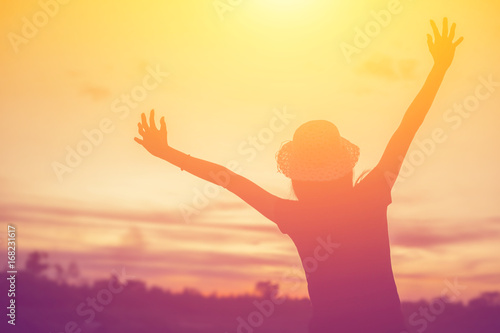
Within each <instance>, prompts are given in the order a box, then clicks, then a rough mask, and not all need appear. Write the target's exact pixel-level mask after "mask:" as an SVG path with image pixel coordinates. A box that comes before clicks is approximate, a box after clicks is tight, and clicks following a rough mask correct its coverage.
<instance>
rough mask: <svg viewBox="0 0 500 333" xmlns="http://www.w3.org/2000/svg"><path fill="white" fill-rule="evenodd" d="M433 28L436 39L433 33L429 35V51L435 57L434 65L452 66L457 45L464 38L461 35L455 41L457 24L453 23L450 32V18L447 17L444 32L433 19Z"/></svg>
mask: <svg viewBox="0 0 500 333" xmlns="http://www.w3.org/2000/svg"><path fill="white" fill-rule="evenodd" d="M431 26H432V30H433V32H434V40H433V38H432V36H431V35H429V34H428V35H427V44H428V45H429V51H430V52H431V54H432V58H434V66H436V67H438V68H440V69H443V70H447V69H448V67H450V65H451V63H452V61H453V57H454V56H455V49H456V47H457V46H458V45H459V44H460V43H461V42H462V41H463V40H464V38H463V37H460V38H459V39H457V40H456V41H455V42H453V39H454V38H455V27H456V24H455V23H453V24H452V25H451V28H450V32H449V33H448V19H447V18H446V17H445V18H444V19H443V32H442V34H439V30H438V27H437V26H436V22H434V21H433V20H431Z"/></svg>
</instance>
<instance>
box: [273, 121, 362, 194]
mask: <svg viewBox="0 0 500 333" xmlns="http://www.w3.org/2000/svg"><path fill="white" fill-rule="evenodd" d="M358 157H359V148H358V147H357V146H356V145H354V144H352V143H351V142H349V141H348V140H346V139H344V138H343V137H341V136H340V133H339V131H338V129H337V127H336V126H335V125H334V124H332V123H331V122H329V121H326V120H313V121H309V122H307V123H305V124H303V125H301V126H300V127H299V128H298V129H297V130H296V131H295V133H294V135H293V140H292V141H288V142H286V143H284V144H283V145H282V146H281V148H280V150H279V151H278V153H277V154H276V159H277V162H278V171H280V172H281V173H283V174H284V175H285V176H287V177H289V178H291V179H292V186H293V188H294V192H295V194H296V196H297V198H298V199H299V200H302V199H305V198H306V197H311V198H312V197H317V196H318V195H321V193H323V195H326V196H329V195H328V194H333V193H338V191H339V190H342V189H347V188H352V177H353V168H354V166H355V165H356V163H357V161H358Z"/></svg>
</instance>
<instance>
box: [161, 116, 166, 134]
mask: <svg viewBox="0 0 500 333" xmlns="http://www.w3.org/2000/svg"><path fill="white" fill-rule="evenodd" d="M166 131H167V124H165V117H161V119H160V132H166Z"/></svg>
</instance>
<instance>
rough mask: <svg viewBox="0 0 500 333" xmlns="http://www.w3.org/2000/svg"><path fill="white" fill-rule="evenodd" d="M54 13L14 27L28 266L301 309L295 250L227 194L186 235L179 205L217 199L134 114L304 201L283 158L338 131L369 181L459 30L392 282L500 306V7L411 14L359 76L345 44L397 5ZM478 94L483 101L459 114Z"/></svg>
mask: <svg viewBox="0 0 500 333" xmlns="http://www.w3.org/2000/svg"><path fill="white" fill-rule="evenodd" d="M222 2H224V1H222ZM41 3H50V4H53V3H54V2H52V1H49V0H47V1H42V2H40V3H39V2H36V1H31V0H30V1H23V2H22V3H10V4H9V6H10V7H7V8H5V5H4V8H2V10H1V11H0V35H2V36H4V38H2V40H1V42H0V109H1V112H2V121H1V122H0V142H1V144H0V156H2V163H0V184H1V186H0V221H1V223H2V225H3V226H2V228H1V233H2V236H5V230H6V229H7V228H6V225H7V224H8V223H14V224H16V225H17V226H18V229H19V233H18V237H19V240H18V242H19V248H20V250H19V251H21V253H27V252H29V251H32V250H35V249H41V250H45V251H48V252H50V253H51V257H52V258H53V259H54V260H58V261H61V262H68V261H70V260H75V261H77V262H78V264H79V265H80V267H81V268H82V275H85V276H88V277H97V276H108V275H109V274H111V271H112V267H122V266H124V267H126V268H127V269H128V270H130V272H131V274H132V275H134V276H136V277H137V278H140V279H143V280H146V281H147V282H148V283H151V284H158V285H162V286H165V287H169V288H173V289H180V288H182V287H184V286H189V287H194V288H198V289H200V290H203V291H207V292H210V291H213V290H217V291H219V292H222V293H229V292H242V291H248V290H251V289H252V288H253V285H254V283H255V281H258V280H266V279H271V280H274V281H276V282H280V283H281V284H282V285H283V286H282V289H283V291H285V292H286V291H287V288H286V281H283V276H284V275H285V274H286V273H288V272H290V271H296V269H294V267H295V266H297V265H298V264H299V259H298V256H297V254H296V251H295V249H294V247H293V244H292V242H291V241H290V240H289V239H288V238H287V237H286V236H283V235H281V234H280V233H279V231H278V229H277V228H276V227H275V226H274V225H273V224H272V223H270V222H268V221H266V220H265V218H263V217H261V216H260V215H259V214H258V213H257V212H254V211H252V210H251V209H250V208H249V207H247V206H246V205H245V204H243V203H240V202H239V201H238V200H237V198H236V197H235V196H233V195H232V194H230V193H225V192H221V193H217V194H216V195H214V196H213V197H210V198H208V199H207V200H206V201H207V202H206V203H203V202H201V203H200V202H198V204H200V205H201V206H203V207H201V206H200V207H201V208H200V209H199V212H198V213H196V214H194V215H192V216H191V218H190V219H189V221H188V222H189V223H186V221H185V219H184V218H183V216H182V213H181V211H182V208H183V207H184V208H185V207H187V206H190V207H193V200H199V201H200V200H202V199H200V198H199V196H200V195H199V194H197V193H200V192H201V193H203V192H204V191H206V188H205V185H206V184H205V183H204V182H202V181H200V180H198V179H195V178H194V177H192V176H190V175H188V174H186V173H181V172H179V171H178V170H177V169H176V168H174V167H172V166H170V165H168V164H167V163H165V162H163V161H160V160H157V159H155V158H153V157H151V156H149V155H148V154H147V153H146V152H145V151H144V150H143V149H142V148H141V147H140V146H138V145H137V144H136V143H135V142H134V141H133V139H132V138H133V136H134V135H136V129H137V127H136V123H137V121H138V117H139V114H140V113H141V112H144V111H148V110H150V109H151V108H153V107H154V108H155V110H156V112H157V114H160V115H165V117H166V120H167V127H168V129H169V142H170V143H171V145H172V146H174V147H175V148H177V149H180V150H182V151H184V152H186V153H189V154H191V155H193V156H197V157H201V158H205V159H209V160H211V161H213V162H217V163H221V164H224V165H226V164H227V163H229V162H230V161H233V163H237V164H238V165H239V167H240V171H241V173H242V174H243V175H245V176H247V177H249V178H250V179H252V180H253V181H255V182H257V183H258V184H259V185H261V186H263V187H264V188H266V189H268V190H269V191H271V192H272V193H275V194H278V195H281V196H283V197H290V184H289V182H288V180H287V179H286V178H284V177H283V176H282V175H280V174H278V173H277V172H276V164H275V161H274V153H275V152H276V151H277V150H278V148H279V146H280V144H281V142H282V141H284V140H287V139H290V138H291V136H292V135H293V132H294V130H295V129H296V128H297V127H298V126H299V125H300V124H301V123H303V122H305V121H307V120H310V119H328V120H330V121H332V122H334V123H335V124H336V125H337V126H338V127H339V129H340V132H341V134H342V135H343V136H345V137H347V138H348V139H349V140H350V141H352V142H354V143H356V144H357V145H359V146H360V148H361V158H360V162H359V165H358V166H357V168H356V172H357V174H359V173H360V172H362V171H363V170H365V169H367V168H370V167H372V166H373V165H374V164H375V163H376V162H377V160H378V158H379V157H380V155H381V153H382V151H383V149H384V146H385V144H386V143H387V141H388V139H389V137H390V135H391V134H392V133H393V131H394V130H395V128H396V126H397V125H398V123H399V121H400V119H401V117H402V115H403V113H404V111H405V109H406V107H407V106H408V105H409V103H410V102H411V100H412V98H413V97H414V96H415V95H416V93H417V92H418V89H419V88H420V86H421V85H422V83H423V81H424V80H425V77H426V75H427V73H428V71H429V69H430V67H431V65H432V59H431V57H430V55H429V54H428V51H427V45H426V34H427V33H429V32H430V26H429V24H428V21H429V19H431V18H432V19H435V20H440V19H441V18H442V17H443V16H448V17H449V18H450V20H452V21H455V22H457V34H459V35H463V36H464V37H465V40H464V42H463V43H462V45H461V46H460V48H459V50H458V52H457V55H456V59H455V63H454V64H453V66H452V68H451V69H450V71H449V72H448V74H447V77H446V78H445V81H444V83H443V87H442V89H441V91H440V93H439V94H438V97H437V100H436V102H435V104H434V106H433V108H432V109H431V112H430V113H429V116H428V118H427V120H426V122H425V124H424V125H423V127H422V128H421V130H420V132H419V133H418V135H417V139H416V142H415V143H414V144H413V146H412V148H410V155H409V156H412V157H413V159H412V160H411V161H409V162H408V161H407V163H409V164H407V167H408V168H410V169H408V171H407V172H406V174H405V176H404V177H402V180H401V181H400V182H399V183H398V184H397V185H396V186H395V188H394V190H393V204H392V205H391V206H390V207H389V223H390V236H391V241H392V244H393V245H392V255H393V263H394V271H395V274H396V281H397V284H398V288H399V290H400V294H401V297H402V298H403V299H417V298H420V297H428V298H430V297H432V296H435V295H438V294H439V293H440V292H441V290H442V289H443V288H444V286H445V282H444V281H445V280H446V279H449V280H453V279H455V278H458V280H459V281H462V282H463V283H464V284H465V285H467V289H466V290H465V291H464V295H463V297H464V298H467V297H470V296H474V295H476V294H477V293H478V292H480V291H484V290H493V289H495V290H498V289H500V279H499V276H500V267H499V266H498V261H499V259H500V254H499V253H500V251H498V250H499V245H498V238H499V236H500V206H499V205H498V202H499V199H500V191H499V188H500V186H499V185H500V177H499V176H498V174H497V172H498V171H497V170H498V166H499V162H500V158H499V155H498V153H497V152H498V148H499V142H500V131H498V123H499V120H500V115H499V114H498V106H499V105H500V87H498V86H497V87H495V86H492V87H489V88H490V89H491V91H490V90H488V87H486V86H484V84H483V83H482V82H483V81H484V80H488V78H491V80H493V81H494V82H499V81H500V67H499V66H498V64H497V61H498V59H499V55H500V46H499V43H498V41H499V37H500V23H499V21H498V18H497V16H498V15H497V13H498V12H499V9H500V4H498V3H496V2H492V1H488V2H470V1H465V0H458V1H442V2H439V4H436V2H435V1H431V0H428V1H410V0H401V1H400V4H399V6H398V7H397V9H398V10H397V11H396V12H397V13H395V14H391V18H390V21H389V22H388V23H387V24H384V25H385V26H381V27H380V29H379V30H380V31H375V32H374V33H372V36H373V37H371V38H370V42H369V45H367V46H366V47H365V46H363V47H359V48H358V51H359V52H358V53H355V54H353V55H352V57H350V58H349V59H347V58H346V57H345V55H344V54H343V52H342V48H341V46H342V45H344V46H345V45H346V44H350V45H354V46H356V44H355V38H356V34H357V33H356V31H357V28H359V29H366V28H367V27H369V26H370V24H371V25H373V22H374V16H373V13H372V11H375V12H376V13H380V11H381V10H387V9H388V8H392V7H391V6H393V5H391V4H392V3H394V2H393V1H381V0H377V1H375V0H374V1H363V2H362V4H361V2H360V3H357V2H354V1H320V0H307V1H306V0H289V1H286V0H272V1H270V0H252V1H250V0H249V1H241V4H240V5H238V6H236V7H234V8H231V10H228V11H226V12H224V13H221V12H217V10H216V9H215V7H214V1H212V0H199V1H195V0H191V1H169V2H168V3H166V2H164V1H142V2H140V3H139V2H137V1H135V2H134V1H123V2H120V4H119V5H118V4H115V3H109V2H106V3H103V2H99V1H70V2H69V3H68V4H64V5H58V8H56V7H53V6H52V7H51V6H49V7H47V8H48V10H50V11H51V14H52V15H45V16H44V14H43V12H41V11H43V8H42V7H43V6H42V5H41ZM26 22H29V23H28V25H29V24H33V22H38V23H37V24H38V25H39V27H36V26H34V29H35V30H31V31H30V30H29V27H28V28H27V27H26V25H27V23H26ZM379 26H380V25H379ZM153 72H156V74H155V75H156V76H155V75H153V74H152V73H153ZM167 73H168V75H167ZM480 85H482V86H483V87H481V88H478V86H480ZM477 89H480V90H479V91H480V92H481V93H483V95H484V94H485V93H486V92H488V94H487V95H488V96H486V97H484V98H482V99H481V100H479V105H478V106H477V108H475V109H474V111H471V112H470V113H469V112H467V113H463V114H464V115H459V114H458V113H455V112H454V111H453V107H454V104H456V103H459V104H462V103H464V102H470V101H471V100H473V97H471V96H476V94H477V91H478V90H477ZM127 95H129V96H132V97H131V100H129V101H127ZM483 95H481V96H483ZM471 98H472V99H471ZM285 113H286V114H289V115H290V117H289V118H285V119H284V120H283V119H282V120H280V118H279V116H277V114H280V115H281V117H283V114H285ZM276 117H278V118H276ZM452 117H453V118H452ZM106 119H107V120H106ZM103 121H104V122H106V121H107V122H108V125H109V126H108V127H111V129H110V130H109V131H108V132H109V133H105V134H103V137H102V140H101V139H100V138H97V139H99V140H98V141H99V142H98V144H97V146H90V150H89V154H88V156H84V157H83V158H82V161H81V162H80V163H77V164H78V166H76V167H74V168H71V169H72V172H71V173H63V174H59V177H58V175H57V173H56V172H55V171H54V163H55V162H56V163H61V165H62V164H65V163H66V162H65V159H66V154H67V147H69V148H71V149H78V147H79V145H80V148H81V149H84V148H85V146H84V143H82V140H85V139H86V137H85V136H84V134H83V133H82V131H84V130H85V131H92V130H93V129H95V128H98V127H99V126H100V125H102V122H103ZM272 124H274V125H276V124H278V126H277V127H276V126H274V125H272ZM105 127H106V126H105ZM269 128H274V129H275V130H274V131H272V135H271V136H270V137H269V136H266V133H267V134H269V130H267V129H269ZM438 128H439V129H442V130H443V132H444V133H445V137H446V140H444V142H440V143H435V147H434V148H432V151H430V152H429V153H428V154H427V155H425V152H424V151H423V149H424V148H422V146H421V145H419V144H418V142H421V143H422V142H428V140H429V138H431V137H432V133H433V131H435V130H436V129H438ZM276 129H278V130H276ZM264 132H265V133H264ZM253 137H256V138H257V140H258V141H257V146H252V138H253ZM263 138H264V139H263ZM97 139H96V140H97ZM82 147H83V148H82ZM87 148H89V147H87ZM422 156H424V158H423V159H420V160H419V159H418V158H419V157H422ZM234 161H235V162H234ZM412 161H413V163H412ZM415 164H419V165H417V166H415ZM204 197H206V196H204ZM2 265H3V263H2ZM294 274H295V273H294ZM299 274H300V275H301V276H302V277H303V275H302V273H299ZM290 294H292V293H290ZM293 294H294V295H305V294H306V287H305V283H303V284H302V286H301V289H300V290H297V291H295V292H294V293H293Z"/></svg>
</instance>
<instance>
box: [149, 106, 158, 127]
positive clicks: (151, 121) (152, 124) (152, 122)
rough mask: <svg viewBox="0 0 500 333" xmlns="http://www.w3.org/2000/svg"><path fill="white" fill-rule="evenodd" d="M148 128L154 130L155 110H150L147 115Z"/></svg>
mask: <svg viewBox="0 0 500 333" xmlns="http://www.w3.org/2000/svg"><path fill="white" fill-rule="evenodd" d="M149 127H151V128H153V129H156V123H155V110H154V109H153V110H151V113H150V114H149Z"/></svg>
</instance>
